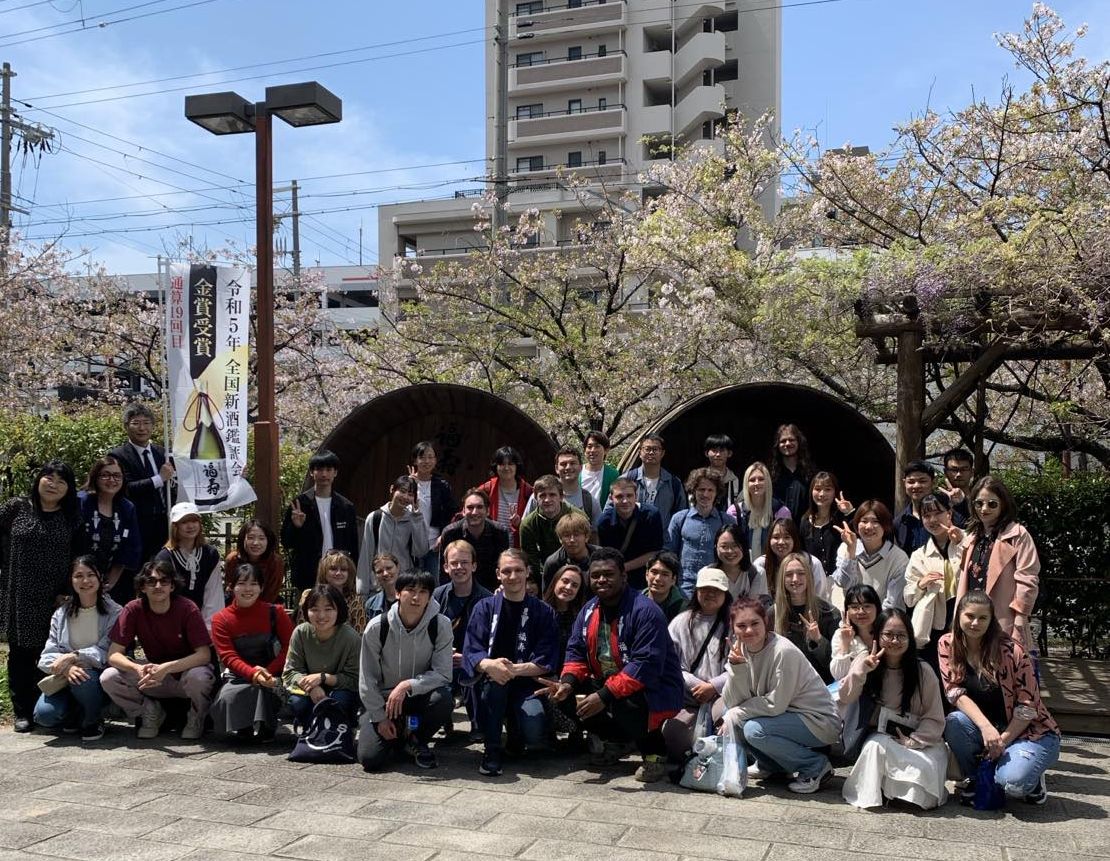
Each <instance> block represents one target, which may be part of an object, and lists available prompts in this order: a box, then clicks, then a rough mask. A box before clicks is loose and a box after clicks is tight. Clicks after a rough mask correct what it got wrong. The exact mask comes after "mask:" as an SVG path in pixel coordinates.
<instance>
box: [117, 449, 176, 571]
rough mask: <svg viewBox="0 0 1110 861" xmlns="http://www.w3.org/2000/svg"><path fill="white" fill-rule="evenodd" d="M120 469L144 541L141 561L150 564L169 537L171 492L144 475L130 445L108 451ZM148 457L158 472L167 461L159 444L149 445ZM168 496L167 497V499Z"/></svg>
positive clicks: (136, 453)
mask: <svg viewBox="0 0 1110 861" xmlns="http://www.w3.org/2000/svg"><path fill="white" fill-rule="evenodd" d="M108 454H110V455H111V456H112V457H114V458H115V459H116V460H118V461H119V462H120V466H122V467H123V476H124V480H125V481H126V482H127V498H128V499H130V500H131V503H132V504H133V505H134V506H135V513H136V514H137V515H138V520H139V533H140V534H141V535H142V538H143V551H142V552H143V558H142V562H144V563H145V562H149V561H150V560H151V559H152V558H154V555H155V554H156V553H157V552H158V551H159V550H161V549H162V547H163V546H164V545H165V543H166V539H167V538H169V537H170V527H169V521H168V518H167V512H168V511H169V508H168V507H167V506H168V505H172V504H173V496H172V489H171V488H167V487H166V485H164V484H163V485H162V487H160V488H157V487H155V486H154V479H153V478H151V477H150V475H149V474H148V473H147V469H146V467H145V466H144V465H143V461H142V458H140V457H139V453H138V452H137V451H135V446H133V445H131V443H130V442H125V443H124V444H123V445H117V446H116V447H115V448H114V449H112V450H111V451H110V452H108ZM150 458H151V460H153V461H154V469H155V471H156V472H157V471H158V470H160V469H161V468H162V466H163V464H165V462H166V450H165V449H164V448H162V446H160V445H155V444H154V443H151V444H150ZM167 494H169V498H168V499H167Z"/></svg>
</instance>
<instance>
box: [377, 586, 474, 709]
mask: <svg viewBox="0 0 1110 861" xmlns="http://www.w3.org/2000/svg"><path fill="white" fill-rule="evenodd" d="M437 615H439V604H437V603H436V602H435V601H429V602H428V606H427V607H426V608H425V610H424V615H423V616H421V617H420V621H418V622H417V623H416V626H415V627H414V628H413V629H412V630H411V631H410V630H408V629H406V628H405V626H404V624H402V622H401V615H400V606H399V605H398V604H394V605H393V606H392V607H390V608H389V612H388V613H385V614H382V615H379V616H375V617H374V618H373V619H371V620H370V622H369V624H368V625H367V626H366V631H365V632H364V633H363V635H362V652H361V659H360V661H359V675H358V692H359V695H360V696H361V697H362V704H363V706H364V707H365V708H366V716H367V718H368V719H369V720H370V721H371V722H373V723H378V722H379V721H382V720H384V719H385V701H386V698H387V697H388V696H389V692H390V691H391V690H393V688H394V687H395V686H396V685H397V683H398V682H401V681H404V680H405V679H412V691H411V695H413V696H419V695H421V694H430V693H431V692H432V691H434V690H435V689H436V688H441V687H445V686H449V685H450V684H451V666H452V665H451V655H452V652H453V651H454V636H453V634H452V632H451V620H450V619H448V618H447V617H446V616H443V617H441V618H440V621H439V622H438V623H437V625H438V630H437V631H436V642H435V644H434V645H433V644H432V642H431V638H430V637H429V636H428V623H429V622H430V621H431V619H432V617H433V616H437ZM382 625H389V634H388V635H387V637H386V641H385V648H384V650H383V649H382V646H381V642H382V637H381V626H382Z"/></svg>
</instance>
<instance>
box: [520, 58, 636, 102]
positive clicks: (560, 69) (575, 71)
mask: <svg viewBox="0 0 1110 861" xmlns="http://www.w3.org/2000/svg"><path fill="white" fill-rule="evenodd" d="M626 63H627V58H626V57H625V55H624V51H609V52H607V53H605V54H600V55H599V54H586V55H584V56H583V57H582V58H581V59H574V60H568V59H567V58H566V57H557V58H552V59H550V60H539V61H533V62H532V63H530V64H528V65H520V66H513V67H512V68H511V69H509V92H510V93H513V94H514V95H515V94H523V93H530V92H551V91H554V90H578V89H582V88H584V87H592V86H598V85H602V84H618V83H621V82H623V81H626V80H627V73H626V71H625V67H626Z"/></svg>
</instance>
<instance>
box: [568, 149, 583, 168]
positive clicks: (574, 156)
mask: <svg viewBox="0 0 1110 861" xmlns="http://www.w3.org/2000/svg"><path fill="white" fill-rule="evenodd" d="M567 167H582V150H580V149H579V150H575V151H574V152H568V153H567Z"/></svg>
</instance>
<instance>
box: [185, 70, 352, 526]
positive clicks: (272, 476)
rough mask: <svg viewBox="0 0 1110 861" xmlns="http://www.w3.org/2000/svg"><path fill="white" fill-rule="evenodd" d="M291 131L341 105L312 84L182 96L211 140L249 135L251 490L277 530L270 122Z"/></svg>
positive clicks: (334, 117)
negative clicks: (255, 92)
mask: <svg viewBox="0 0 1110 861" xmlns="http://www.w3.org/2000/svg"><path fill="white" fill-rule="evenodd" d="M274 116H278V117H280V118H281V119H283V120H285V122H287V123H289V125H291V126H316V125H323V124H325V123H337V122H339V121H340V120H341V119H343V102H342V101H341V100H340V99H339V98H338V97H337V96H336V95H334V94H333V93H331V92H330V91H328V90H327V89H325V88H324V87H322V86H320V85H319V84H318V83H316V82H315V81H308V82H306V83H302V84H285V85H284V86H280V87H267V88H266V98H265V99H264V100H263V101H261V102H253V103H252V102H249V101H247V100H246V99H244V98H243V97H242V96H240V95H239V94H238V93H205V94H203V95H198V96H186V97H185V117H186V119H189V120H192V121H193V122H194V123H196V124H197V125H198V126H200V127H201V128H204V129H207V130H208V131H210V132H212V134H214V135H233V134H243V133H245V132H254V187H255V209H256V230H257V233H256V238H257V242H256V244H257V246H258V250H257V254H258V266H257V276H256V277H257V281H258V284H257V291H258V293H257V296H258V299H257V308H256V318H257V320H258V343H257V346H256V350H257V353H258V370H257V380H258V420H257V421H256V422H255V423H254V463H255V491H256V493H257V494H258V506H257V513H258V518H259V519H260V520H261V521H262V522H263V523H266V524H268V525H269V526H270V527H271V528H273V529H275V530H276V529H277V527H278V525H279V524H278V515H279V512H280V507H281V491H280V484H279V481H278V461H279V458H278V426H277V418H276V416H275V412H274V394H275V391H274V389H275V385H274V249H273V244H272V243H273V234H274V198H273V184H274V157H273V156H274V154H273V146H272V143H271V131H272V117H274Z"/></svg>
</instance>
